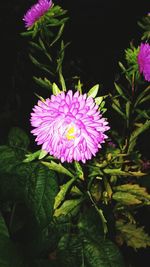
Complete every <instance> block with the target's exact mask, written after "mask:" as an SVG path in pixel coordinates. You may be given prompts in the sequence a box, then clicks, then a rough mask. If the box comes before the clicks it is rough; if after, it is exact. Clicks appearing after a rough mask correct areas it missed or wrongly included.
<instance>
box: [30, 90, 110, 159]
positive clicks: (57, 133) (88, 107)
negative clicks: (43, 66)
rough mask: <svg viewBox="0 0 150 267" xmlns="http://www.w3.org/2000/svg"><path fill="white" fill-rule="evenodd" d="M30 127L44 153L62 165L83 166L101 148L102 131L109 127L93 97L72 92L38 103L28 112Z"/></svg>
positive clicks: (103, 136) (104, 136) (103, 139)
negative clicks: (78, 164)
mask: <svg viewBox="0 0 150 267" xmlns="http://www.w3.org/2000/svg"><path fill="white" fill-rule="evenodd" d="M31 125H32V126H33V127H34V128H35V129H34V130H32V131H31V132H32V133H33V135H35V136H36V140H35V141H36V142H37V144H38V145H42V149H43V150H45V151H47V152H48V153H49V154H50V155H53V156H54V157H56V158H58V159H60V160H61V162H64V161H67V162H72V161H73V160H76V161H80V160H81V161H82V162H84V163H85V161H86V160H88V159H91V157H92V155H94V156H95V154H96V153H97V151H98V149H99V148H101V144H102V143H104V142H105V139H106V138H107V136H106V135H105V134H104V132H105V131H107V130H108V129H109V128H110V127H109V126H108V122H107V121H106V119H105V118H103V117H102V115H101V114H100V111H99V110H98V106H97V105H96V104H95V101H94V99H93V98H91V97H87V95H86V94H84V95H80V94H79V92H78V91H77V92H76V93H75V94H73V92H72V91H71V90H69V91H68V92H67V93H66V94H65V93H64V92H62V93H60V94H58V95H56V96H54V95H52V96H51V98H47V99H46V100H45V101H44V102H42V101H40V100H39V101H38V104H37V105H36V106H35V107H34V108H33V112H32V113H31Z"/></svg>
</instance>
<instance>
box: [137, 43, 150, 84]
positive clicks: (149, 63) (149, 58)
mask: <svg viewBox="0 0 150 267" xmlns="http://www.w3.org/2000/svg"><path fill="white" fill-rule="evenodd" d="M137 61H138V65H139V71H140V73H143V75H144V78H145V80H146V81H149V82H150V45H149V44H144V43H141V45H140V50H139V53H138V56H137Z"/></svg>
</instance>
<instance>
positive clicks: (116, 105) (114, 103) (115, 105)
mask: <svg viewBox="0 0 150 267" xmlns="http://www.w3.org/2000/svg"><path fill="white" fill-rule="evenodd" d="M112 108H113V109H114V110H116V111H117V112H118V114H119V115H121V117H122V118H123V119H126V115H125V114H124V113H123V112H122V111H121V107H120V103H119V100H118V99H116V98H112Z"/></svg>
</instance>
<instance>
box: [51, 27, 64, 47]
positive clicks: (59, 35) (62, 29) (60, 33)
mask: <svg viewBox="0 0 150 267" xmlns="http://www.w3.org/2000/svg"><path fill="white" fill-rule="evenodd" d="M64 27H65V25H64V24H62V25H61V27H60V29H59V31H58V33H57V35H56V36H55V38H54V40H53V41H52V42H51V44H50V46H53V45H54V44H55V43H56V42H57V41H58V40H59V39H60V37H61V36H62V34H63V32H64Z"/></svg>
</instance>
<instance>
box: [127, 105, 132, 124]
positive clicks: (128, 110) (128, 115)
mask: <svg viewBox="0 0 150 267" xmlns="http://www.w3.org/2000/svg"><path fill="white" fill-rule="evenodd" d="M130 110H131V102H130V101H127V102H126V118H127V127H129V118H130Z"/></svg>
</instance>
